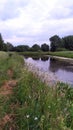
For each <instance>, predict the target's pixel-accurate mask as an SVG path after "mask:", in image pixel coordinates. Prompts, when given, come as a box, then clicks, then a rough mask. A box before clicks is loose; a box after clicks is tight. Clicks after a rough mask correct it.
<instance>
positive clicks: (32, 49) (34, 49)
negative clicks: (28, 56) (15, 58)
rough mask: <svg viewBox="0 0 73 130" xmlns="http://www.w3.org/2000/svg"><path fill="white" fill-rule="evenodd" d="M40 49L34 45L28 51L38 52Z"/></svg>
mask: <svg viewBox="0 0 73 130" xmlns="http://www.w3.org/2000/svg"><path fill="white" fill-rule="evenodd" d="M40 49H41V48H40V46H39V45H37V44H34V45H33V46H32V47H31V49H30V51H39V50H40Z"/></svg>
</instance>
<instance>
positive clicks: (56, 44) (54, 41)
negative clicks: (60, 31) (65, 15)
mask: <svg viewBox="0 0 73 130" xmlns="http://www.w3.org/2000/svg"><path fill="white" fill-rule="evenodd" d="M49 40H50V42H51V45H50V46H51V51H56V50H57V48H61V47H62V40H61V38H60V37H59V36H57V35H54V36H52V37H51V38H50V39H49Z"/></svg>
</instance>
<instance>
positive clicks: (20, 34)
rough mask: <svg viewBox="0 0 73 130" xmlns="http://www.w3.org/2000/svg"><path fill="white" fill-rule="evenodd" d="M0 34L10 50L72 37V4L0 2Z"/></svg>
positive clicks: (68, 0)
mask: <svg viewBox="0 0 73 130" xmlns="http://www.w3.org/2000/svg"><path fill="white" fill-rule="evenodd" d="M0 33H1V34H2V37H3V39H4V41H5V42H10V43H12V44H13V45H14V46H17V45H29V46H32V45H33V44H38V45H41V44H43V43H47V44H49V38H50V37H51V36H53V35H59V36H60V37H64V36H67V35H73V0H0Z"/></svg>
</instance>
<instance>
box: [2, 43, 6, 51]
mask: <svg viewBox="0 0 73 130" xmlns="http://www.w3.org/2000/svg"><path fill="white" fill-rule="evenodd" d="M2 51H7V45H6V44H5V43H3V48H2Z"/></svg>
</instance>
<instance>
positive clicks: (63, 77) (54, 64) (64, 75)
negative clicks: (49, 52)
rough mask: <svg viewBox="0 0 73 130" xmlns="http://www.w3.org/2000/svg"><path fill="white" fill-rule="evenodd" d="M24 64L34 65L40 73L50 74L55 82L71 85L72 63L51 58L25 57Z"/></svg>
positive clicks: (72, 78)
mask: <svg viewBox="0 0 73 130" xmlns="http://www.w3.org/2000/svg"><path fill="white" fill-rule="evenodd" d="M25 62H26V63H29V64H31V65H34V66H35V67H36V68H37V69H39V71H40V72H43V73H45V72H47V73H48V74H50V73H51V74H53V75H54V76H55V77H56V79H57V80H59V81H62V82H64V83H68V84H71V85H73V63H69V62H67V61H62V60H61V61H60V60H58V59H56V58H52V57H42V58H39V57H34V58H31V57H27V58H25Z"/></svg>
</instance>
